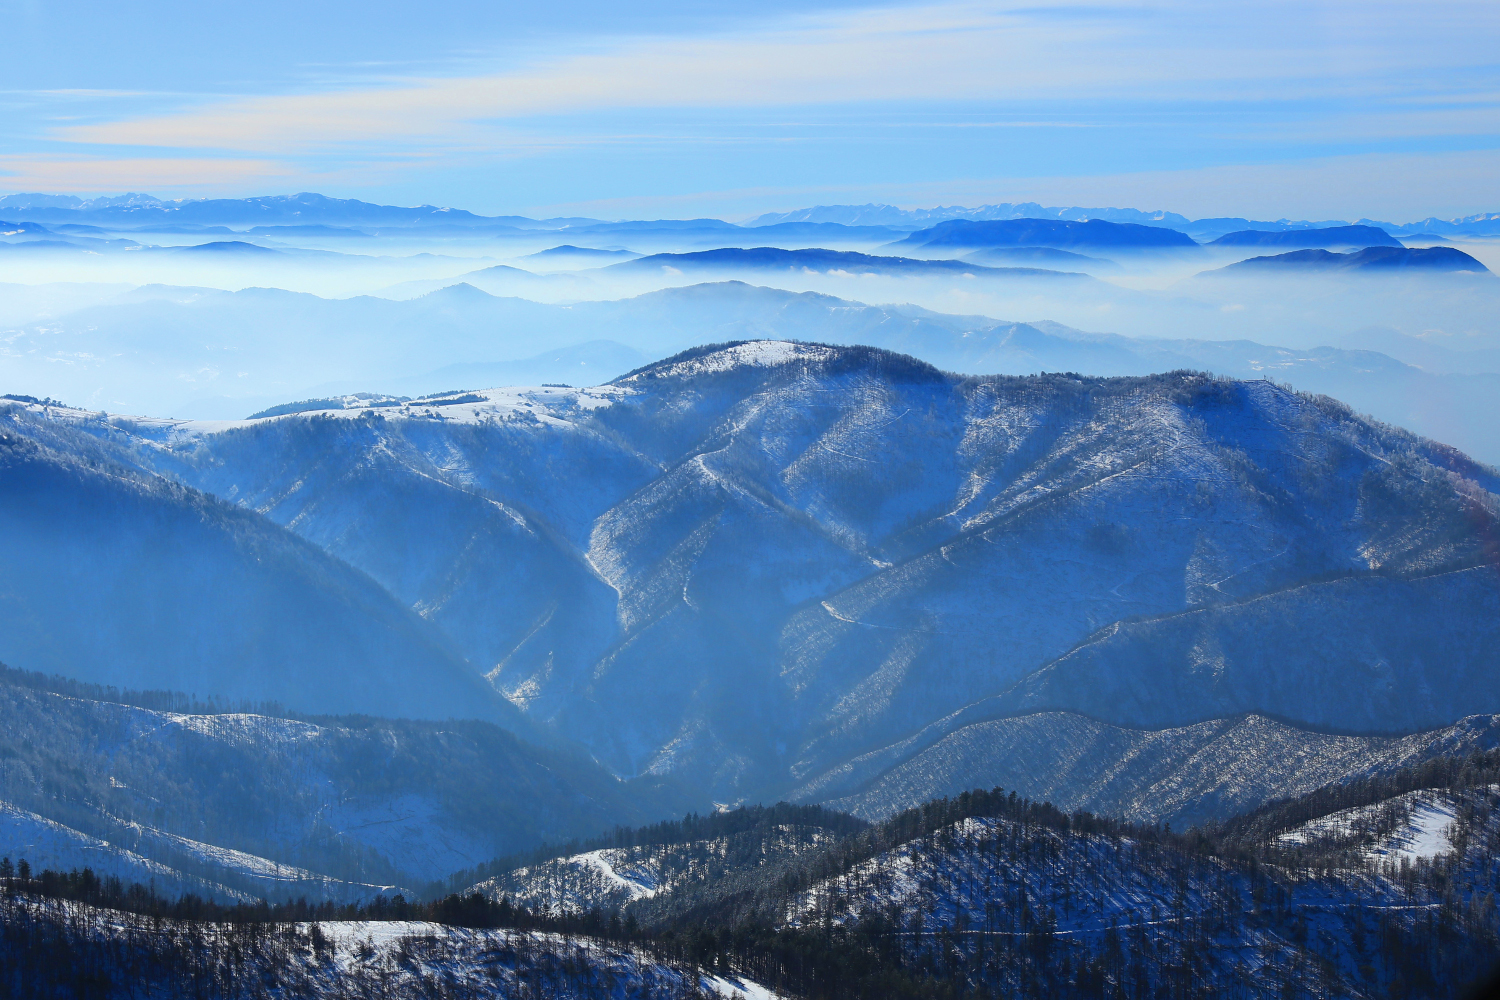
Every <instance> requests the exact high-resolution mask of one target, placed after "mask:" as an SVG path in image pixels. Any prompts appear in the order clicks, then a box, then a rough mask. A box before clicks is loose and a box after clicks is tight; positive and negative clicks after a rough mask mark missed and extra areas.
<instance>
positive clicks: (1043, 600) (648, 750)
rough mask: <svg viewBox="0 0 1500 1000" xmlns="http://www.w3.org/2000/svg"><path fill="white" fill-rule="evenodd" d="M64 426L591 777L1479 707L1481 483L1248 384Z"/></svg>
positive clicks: (625, 384) (801, 359)
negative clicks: (1005, 720)
mask: <svg viewBox="0 0 1500 1000" xmlns="http://www.w3.org/2000/svg"><path fill="white" fill-rule="evenodd" d="M20 409H21V408H17V410H18V412H16V413H15V414H14V415H13V417H12V421H13V422H12V423H11V424H10V426H12V427H16V428H21V427H30V426H32V425H33V424H35V425H36V426H38V427H40V426H43V425H46V426H53V425H55V424H56V423H57V420H56V419H52V420H48V419H47V418H46V417H43V416H40V415H39V414H38V413H36V412H34V411H35V410H36V409H37V408H36V407H35V406H32V407H29V408H27V409H25V412H19V411H20ZM72 419H75V420H76V421H77V423H76V429H75V432H76V433H79V434H84V435H91V436H93V437H94V438H95V439H96V440H98V441H99V442H101V444H100V447H105V446H107V447H109V448H111V449H114V451H113V454H115V455H117V456H118V460H119V461H121V462H126V461H128V462H133V463H135V464H136V465H137V466H138V467H139V468H142V469H151V470H154V471H156V472H158V473H160V474H162V475H164V476H168V477H170V478H173V479H175V480H177V481H179V482H183V483H187V484H191V485H192V486H193V487H194V488H197V489H202V490H205V491H207V492H210V493H213V494H215V495H217V496H220V497H224V498H230V499H232V500H233V501H234V502H236V503H238V504H240V505H242V506H243V507H245V508H248V509H249V510H252V511H256V512H259V513H261V514H263V515H264V516H265V517H267V518H269V519H271V520H272V521H275V522H277V523H279V524H284V525H286V526H288V527H289V528H290V529H291V530H293V531H295V532H296V533H297V534H299V535H300V536H301V537H302V538H304V539H306V540H308V541H310V542H312V543H314V544H315V545H317V546H320V547H322V548H324V549H325V550H326V551H327V552H329V553H331V554H332V555H333V556H336V557H337V558H339V559H342V560H344V561H346V562H348V563H350V564H352V565H353V566H355V567H357V568H359V569H361V570H363V571H364V572H366V573H368V574H370V576H371V577H373V578H374V579H375V580H377V581H379V583H380V584H381V585H383V586H384V587H385V588H386V589H387V590H388V591H389V592H390V593H391V594H392V595H394V596H395V597H396V598H397V599H398V600H399V601H400V602H401V603H403V604H405V605H407V606H408V607H410V608H412V609H414V610H415V611H417V612H419V613H420V614H421V615H422V617H423V618H425V620H426V622H427V623H429V624H430V625H432V626H435V627H436V628H437V629H440V630H441V631H442V632H443V633H444V634H445V635H446V636H447V637H448V638H449V639H450V640H451V641H452V642H453V643H454V644H455V646H456V648H457V649H459V650H460V651H461V652H462V654H463V655H464V656H465V657H466V658H467V659H468V660H469V661H470V663H471V664H473V669H474V670H475V671H476V672H483V673H484V674H485V675H486V676H488V678H489V679H490V681H491V682H492V683H493V684H494V686H495V688H496V689H497V690H499V691H501V692H503V693H504V694H505V696H506V697H507V698H508V699H509V700H510V701H511V702H512V703H513V704H514V705H516V706H518V707H520V708H522V709H523V710H524V711H525V713H526V715H527V717H528V719H529V720H531V721H533V722H535V723H537V724H540V725H543V726H545V727H549V728H551V729H553V730H554V731H556V732H558V733H560V734H566V735H568V736H571V737H574V738H577V739H579V740H581V741H583V742H584V743H585V744H586V745H587V746H588V747H589V748H590V750H591V752H592V753H593V754H595V755H596V756H597V757H598V759H599V760H600V761H602V762H604V763H605V764H606V765H607V766H609V767H610V768H611V769H613V770H614V771H615V772H616V773H617V774H620V775H622V776H633V775H643V774H653V775H672V776H674V778H676V779H680V780H683V781H685V782H688V783H689V784H690V785H691V786H692V787H694V788H696V789H698V790H699V791H700V793H702V794H711V795H713V796H714V797H715V798H716V799H719V800H721V801H722V800H725V799H727V800H730V801H734V800H736V799H740V798H750V799H755V798H766V797H771V796H776V795H781V794H787V793H789V792H792V791H795V790H797V789H798V788H803V787H805V786H806V785H807V784H808V783H809V782H816V781H820V780H821V777H820V776H823V775H827V774H833V773H836V772H837V771H838V769H840V768H843V767H845V766H846V765H850V764H851V763H852V762H854V761H856V760H859V759H867V755H870V754H872V753H874V752H876V751H879V750H880V749H881V748H885V747H890V746H892V745H894V744H897V743H898V742H899V741H901V740H904V739H906V738H907V737H908V736H910V735H911V734H913V733H917V732H920V731H922V730H923V729H924V727H928V726H931V725H932V724H934V723H936V722H938V721H939V720H942V719H945V718H948V717H950V716H953V715H954V713H970V714H969V715H968V716H967V718H968V719H970V720H972V721H983V720H984V719H985V718H996V717H1004V716H1007V715H1017V714H1025V713H1034V712H1038V711H1048V712H1059V711H1062V712H1079V713H1084V714H1087V715H1092V716H1095V717H1097V718H1100V719H1103V720H1105V721H1108V722H1112V723H1114V724H1116V725H1125V726H1143V727H1149V728H1151V729H1174V728H1178V729H1180V728H1182V727H1188V726H1192V725H1194V724H1197V723H1200V722H1203V721H1205V720H1209V719H1215V718H1222V717H1227V716H1237V715H1240V714H1242V713H1247V712H1249V713H1256V712H1259V713H1267V714H1275V715H1278V716H1280V717H1282V718H1283V719H1284V720H1286V721H1287V722H1288V723H1290V724H1291V727H1292V728H1291V729H1289V730H1288V733H1291V734H1292V735H1289V736H1288V739H1287V743H1286V745H1285V749H1284V751H1283V752H1284V753H1287V754H1291V755H1294V756H1295V755H1296V754H1298V753H1301V752H1302V750H1303V748H1305V747H1306V746H1307V745H1309V742H1308V741H1309V740H1311V739H1312V738H1311V737H1310V736H1307V734H1306V730H1307V729H1308V728H1332V729H1344V730H1369V729H1378V730H1382V731H1395V732H1411V731H1413V730H1419V729H1430V728H1434V727H1443V726H1447V725H1449V724H1451V723H1454V722H1456V721H1457V720H1459V719H1461V718H1463V717H1465V716H1469V715H1472V714H1474V713H1490V712H1500V688H1497V686H1496V675H1495V672H1494V671H1493V669H1492V662H1493V661H1492V656H1491V653H1490V652H1489V651H1490V650H1491V649H1493V648H1494V638H1495V637H1494V636H1492V635H1490V632H1491V631H1493V626H1494V623H1495V622H1497V621H1500V616H1497V615H1495V614H1494V605H1495V601H1496V581H1495V578H1494V574H1493V573H1492V572H1490V571H1488V570H1486V569H1484V568H1483V567H1485V566H1486V565H1487V564H1488V561H1489V560H1490V559H1491V558H1492V553H1491V551H1490V548H1489V546H1490V544H1491V543H1490V542H1489V541H1488V540H1487V539H1488V538H1491V537H1493V535H1492V534H1489V532H1491V531H1492V530H1493V529H1492V527H1491V526H1492V525H1493V524H1494V519H1495V516H1496V505H1497V500H1496V495H1495V491H1496V488H1497V481H1496V476H1495V474H1494V473H1493V472H1492V471H1491V470H1488V469H1486V468H1484V467H1482V466H1479V465H1476V464H1474V463H1472V462H1470V461H1469V460H1467V459H1466V458H1464V457H1463V456H1462V455H1460V454H1458V453H1456V452H1454V451H1452V450H1451V449H1448V448H1445V447H1443V446H1439V445H1435V444H1433V443H1431V442H1426V441H1423V440H1421V439H1418V438H1415V437H1413V436H1411V435H1409V434H1405V433H1404V432H1400V431H1396V430H1394V429H1391V428H1387V427H1382V426H1380V425H1376V424H1372V423H1370V422H1368V421H1366V420H1363V419H1361V418H1358V417H1356V416H1355V415H1354V414H1352V413H1351V412H1350V411H1349V410H1347V409H1346V408H1344V407H1343V406H1341V405H1339V404H1337V403H1335V402H1333V401H1331V400H1327V399H1319V398H1310V397H1306V396H1301V395H1298V394H1297V393H1294V392H1290V391H1288V390H1285V389H1282V388H1279V387H1277V386H1275V385H1273V384H1270V383H1265V382H1257V383H1236V382H1229V381H1224V380H1216V379H1212V378H1208V377H1205V376H1200V375H1193V374H1185V373H1178V374H1172V375H1166V376H1156V377H1148V378H1139V379H1092V378H1083V377H1077V376H1071V375H1059V376H1045V377H1033V378H1007V377H989V378H962V377H958V376H952V375H946V374H943V373H942V372H940V371H938V370H936V369H934V368H931V367H929V366H927V365H924V364H922V363H920V362H917V361H915V360H913V359H910V358H904V357H901V356H897V355H891V354H888V353H885V352H881V351H874V350H870V349H867V348H840V347H831V346H821V345H815V344H790V343H785V342H751V343H744V344H736V345H730V346H720V347H714V348H704V349H700V350H696V351H691V352H687V353H685V354H682V355H679V356H676V357H674V358H670V359H668V360H666V361H664V362H661V363H659V364H656V365H651V366H647V367H646V368H644V369H642V370H640V371H638V372H635V373H633V374H631V375H629V376H627V377H624V378H621V379H618V380H616V381H615V382H614V383H612V384H610V385H607V386H602V387H599V388H596V389H589V390H573V389H560V388H539V389H531V390H486V391H480V392H473V393H466V394H451V395H449V396H440V397H435V398H433V399H429V400H425V401H422V400H418V401H408V402H405V403H401V402H397V403H396V404H395V405H365V406H355V407H344V406H343V404H342V403H341V404H340V406H339V408H338V409H334V410H329V411H326V412H321V413H319V412H304V413H299V414H291V415H286V416H280V417H274V418H266V419H262V420H257V421H251V422H246V423H233V424H217V425H195V424H185V423H173V422H158V423H151V424H148V423H136V424H132V423H129V422H125V421H118V420H115V421H110V420H104V419H101V418H98V417H86V416H84V415H75V417H73V418H72ZM27 433H32V432H30V431H28V432H27ZM37 433H39V432H37ZM1424 609H1427V610H1424ZM1288 616H1289V617H1288ZM1285 620H1291V621H1296V622H1298V623H1300V624H1299V627H1298V628H1296V629H1288V628H1285V627H1281V626H1280V625H1278V622H1283V621H1285ZM22 665H25V664H22ZM1309 679H1310V680H1309ZM1309 684H1311V685H1312V687H1311V688H1309V686H1308V685H1309ZM1309 691H1311V692H1312V694H1311V695H1310V696H1309V694H1308V692H1309ZM1479 728H1480V729H1481V730H1482V729H1483V728H1484V726H1483V725H1480V726H1479ZM1065 729H1066V727H1064V728H1063V729H1062V730H1059V731H1065ZM1126 742H1128V741H1126ZM904 759H906V758H903V757H902V755H901V754H899V753H898V754H894V755H892V757H891V758H890V759H889V766H891V767H895V766H898V765H899V764H900V763H901V762H902V760H904ZM1262 759H1266V758H1265V757H1264V756H1263V757H1262ZM1170 770H1171V768H1168V771H1170ZM966 774H967V778H966V780H974V781H976V783H981V784H983V783H987V782H985V781H984V780H983V777H984V775H983V772H982V771H973V772H966ZM874 777H875V776H874V775H871V778H872V779H873V778H874ZM833 784H838V783H837V782H834V783H833ZM830 787H832V786H831V785H830ZM839 787H840V789H841V790H840V791H839V792H838V793H837V795H829V796H828V797H830V798H832V797H839V798H843V797H847V796H849V795H850V794H852V793H853V791H854V790H852V789H850V788H849V786H847V785H840V786H839ZM1258 787H1263V788H1264V789H1265V792H1266V794H1277V792H1276V791H1275V782H1270V781H1268V782H1267V783H1265V784H1264V785H1262V786H1258ZM1059 794H1060V793H1059ZM895 801H899V797H898V798H897V799H896V800H895ZM1152 808H1153V809H1156V808H1158V807H1157V806H1153V807H1152ZM1161 808H1164V809H1166V810H1167V811H1168V812H1170V810H1171V808H1172V807H1169V806H1166V805H1165V804H1163V805H1162V806H1161Z"/></svg>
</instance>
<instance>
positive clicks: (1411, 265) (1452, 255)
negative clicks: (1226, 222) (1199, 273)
mask: <svg viewBox="0 0 1500 1000" xmlns="http://www.w3.org/2000/svg"><path fill="white" fill-rule="evenodd" d="M1396 270H1411V271H1473V272H1476V273H1485V274H1488V273H1489V268H1487V267H1485V266H1484V265H1483V264H1481V263H1480V262H1479V261H1478V260H1476V259H1474V258H1473V257H1471V256H1469V255H1468V254H1466V253H1464V252H1463V251H1462V250H1459V249H1457V248H1456V247H1421V248H1416V249H1407V248H1405V247H1400V246H1394V247H1387V246H1375V247H1366V248H1365V249H1363V250H1359V251H1356V252H1354V253H1333V252H1331V251H1329V250H1293V251H1292V252H1290V253H1281V254H1276V255H1275V256H1271V257H1251V258H1250V259H1249V260H1242V261H1239V262H1237V263H1234V264H1230V265H1229V266H1228V267H1221V268H1219V269H1218V270H1217V271H1210V272H1207V273H1209V274H1222V273H1224V272H1226V271H1228V272H1233V273H1236V274H1238V273H1242V272H1245V271H1307V272H1323V271H1396Z"/></svg>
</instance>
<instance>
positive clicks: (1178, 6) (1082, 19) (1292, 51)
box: [54, 0, 1500, 155]
mask: <svg viewBox="0 0 1500 1000" xmlns="http://www.w3.org/2000/svg"><path fill="white" fill-rule="evenodd" d="M1497 27H1500V5H1497V4H1494V3H1492V2H1483V3H1480V2H1472V0H1433V2H1429V3H1424V4H1421V5H1420V6H1418V5H1413V4H1410V3H1397V2H1393V0H1386V2H1381V0H1368V2H1360V3H1353V2H1344V0H1336V2H1322V3H1316V2H1314V3H1308V2H1295V3H1293V2H1287V0H1270V2H1264V3H1257V4H1241V3H1234V4H1230V3H1224V4H1202V3H1187V2H1181V0H1163V2H1158V3H1153V4H1151V5H1149V6H1142V5H1141V4H1139V3H1132V4H1125V3H1117V4H1108V3H1106V4H1095V5H1091V6H1088V7H1079V6H1077V5H1066V4H1056V5H1041V6H1037V5H1032V6H1028V7H1024V8H1011V9H1005V8H1002V7H995V6H991V5H985V4H948V5H940V6H923V7H904V8H881V9H872V10H863V11H854V12H842V13H837V14H824V15H818V16H812V17H803V18H797V19H793V20H790V21H787V22H784V23H782V24H779V25H777V26H774V27H769V28H762V29H759V30H756V31H750V32H745V33H739V34H733V35H718V36H709V37H691V38H686V37H683V38H672V37H651V38H633V39H626V40H623V41H615V42H610V43H596V44H595V45H593V46H591V49H592V50H591V51H587V52H579V53H573V54H569V53H558V54H554V55H553V56H552V57H550V58H542V59H538V60H536V61H535V62H533V63H531V64H529V65H526V66H520V67H510V68H505V69H503V70H500V71H497V72H494V73H489V74H482V75H465V76H459V77H452V78H425V79H409V80H401V81H390V82H386V83H382V84H380V85H366V86H353V87H348V88H345V89H338V90H326V91H322V92H314V93H302V94H292V95H277V96H250V97H243V98H238V99H233V100H227V101H214V102H210V103H207V104H203V105H201V106H198V107H195V108H191V109H187V110H183V111H180V112H176V113H171V114H160V115H151V116H147V117H139V118H131V119H124V120H116V121H106V122H99V123H93V124H87V125H69V126H64V127H61V128H58V129H57V130H55V133H54V134H55V136H56V137H57V138H60V139H63V140H66V141H69V142H78V143H91V144H103V145H114V146H135V147H158V148H161V147H167V148H178V149H215V150H235V151H241V152H253V153H262V154H272V155H286V154H288V153H292V152H312V151H319V150H327V149H330V148H336V147H340V146H348V145H367V144H380V143H383V144H389V143H392V142H411V143H432V142H437V143H446V144H453V145H455V146H472V145H476V144H477V145H491V146H497V147H503V146H504V144H505V141H506V133H505V131H504V130H503V129H497V128H495V127H494V126H495V125H496V123H503V122H506V121H513V120H516V119H526V118H532V117H536V116H547V115H566V114H574V113H594V112H600V111H608V110H610V109H624V108H746V107H776V106H793V105H819V104H824V105H832V104H850V103H864V104H889V103H891V102H911V101H952V100H957V101H975V100H984V101H1011V102H1017V101H1038V100H1043V101H1046V100H1079V99H1098V100H1118V99H1138V100H1139V99H1157V100H1170V101H1183V100H1195V101H1205V100H1237V99H1243V100H1267V99H1278V100H1306V99H1308V98H1310V97H1314V96H1319V95H1322V96H1329V97H1332V96H1338V97H1346V98H1347V97H1360V96H1370V95H1396V94H1400V93H1403V92H1404V91H1405V90H1406V89H1407V87H1408V84H1407V83H1406V82H1404V80H1405V79H1406V78H1409V76H1410V75H1411V74H1413V73H1415V72H1417V71H1419V70H1421V69H1422V68H1424V67H1425V68H1427V69H1437V68H1438V67H1442V68H1443V71H1444V72H1445V73H1447V74H1449V77H1450V78H1451V79H1454V80H1457V79H1458V76H1456V75H1454V72H1453V71H1454V70H1455V69H1458V68H1464V67H1471V68H1472V67H1486V66H1488V67H1493V66H1494V64H1495V62H1496V58H1497V57H1496V55H1495V52H1494V49H1493V47H1492V46H1491V45H1490V44H1489V42H1490V41H1492V40H1493V39H1494V38H1495V37H1496V36H1497V34H1500V32H1497V30H1496V29H1497ZM1393 58H1399V70H1397V69H1393ZM1452 89H1453V90H1454V92H1455V94H1461V93H1463V92H1464V90H1465V88H1464V87H1462V86H1458V87H1455V88H1452ZM1479 103H1480V105H1481V106H1482V105H1483V103H1484V102H1482V101H1481V102H1479ZM1456 113H1458V112H1455V114H1456ZM1453 127H1457V128H1460V129H1461V128H1463V123H1462V122H1456V123H1455V125H1454V126H1453Z"/></svg>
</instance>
